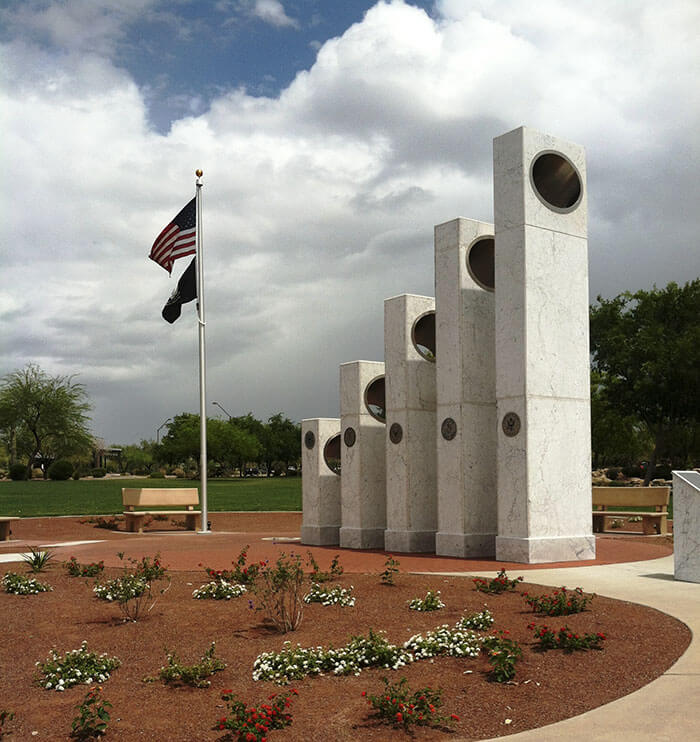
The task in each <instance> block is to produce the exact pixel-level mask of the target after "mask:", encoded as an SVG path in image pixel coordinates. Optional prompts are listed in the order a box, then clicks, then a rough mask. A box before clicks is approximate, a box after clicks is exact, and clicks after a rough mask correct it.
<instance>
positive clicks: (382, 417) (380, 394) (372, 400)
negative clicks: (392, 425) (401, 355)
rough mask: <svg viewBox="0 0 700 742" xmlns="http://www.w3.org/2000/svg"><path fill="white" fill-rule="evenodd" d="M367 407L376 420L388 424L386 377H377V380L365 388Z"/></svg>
mask: <svg viewBox="0 0 700 742" xmlns="http://www.w3.org/2000/svg"><path fill="white" fill-rule="evenodd" d="M365 407H366V408H367V411H368V412H369V414H370V415H372V417H373V418H374V419H375V420H379V422H381V423H386V384H385V380H384V376H377V378H376V379H373V380H372V381H370V382H369V384H367V387H366V388H365Z"/></svg>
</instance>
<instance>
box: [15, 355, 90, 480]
mask: <svg viewBox="0 0 700 742" xmlns="http://www.w3.org/2000/svg"><path fill="white" fill-rule="evenodd" d="M89 410H90V404H89V403H88V401H87V393H86V391H85V388H84V387H83V385H82V384H79V383H77V382H75V381H73V376H49V375H48V374H47V373H46V372H44V371H42V369H41V368H39V366H37V365H35V364H32V363H30V364H28V365H27V366H26V368H23V369H21V370H18V371H13V372H12V373H10V374H7V376H4V377H3V379H2V382H1V383H0V431H2V435H3V436H4V437H5V439H6V441H7V446H8V449H9V451H10V462H11V463H14V462H15V461H18V460H20V459H23V458H24V459H26V462H27V476H31V471H32V466H33V464H34V461H35V460H36V459H37V458H41V459H43V461H44V463H47V464H48V463H51V462H52V461H54V460H55V459H57V458H66V457H70V456H73V455H78V454H81V453H84V452H85V451H86V450H89V449H90V447H91V446H92V436H91V435H90V432H89V430H88V427H87V424H88V421H89V417H88V414H87V413H88V412H89Z"/></svg>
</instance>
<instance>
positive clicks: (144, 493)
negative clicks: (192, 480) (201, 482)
mask: <svg viewBox="0 0 700 742" xmlns="http://www.w3.org/2000/svg"><path fill="white" fill-rule="evenodd" d="M122 503H123V504H124V519H125V523H124V525H125V527H126V530H127V531H131V532H132V533H133V532H135V531H138V533H143V519H144V518H145V517H146V516H150V517H153V516H155V515H184V516H185V527H186V528H187V529H188V530H190V531H195V530H197V522H198V520H199V518H200V516H201V515H202V511H201V510H194V506H195V505H199V492H198V490H197V488H196V487H172V488H169V487H166V488H161V489H155V488H138V489H136V488H133V487H123V488H122ZM164 507H165V508H168V507H179V508H180V510H161V509H160V508H164ZM136 508H158V509H157V510H141V509H140V510H136Z"/></svg>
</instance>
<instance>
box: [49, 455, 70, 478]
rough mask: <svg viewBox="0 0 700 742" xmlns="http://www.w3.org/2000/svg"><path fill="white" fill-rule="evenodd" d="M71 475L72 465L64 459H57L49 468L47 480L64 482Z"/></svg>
mask: <svg viewBox="0 0 700 742" xmlns="http://www.w3.org/2000/svg"><path fill="white" fill-rule="evenodd" d="M71 474H73V464H71V462H70V461H66V459H58V461H54V462H53V464H51V466H50V467H49V479H53V480H55V481H57V482H65V481H66V480H67V479H70V477H71Z"/></svg>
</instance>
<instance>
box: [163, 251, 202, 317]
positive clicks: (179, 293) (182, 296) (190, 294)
mask: <svg viewBox="0 0 700 742" xmlns="http://www.w3.org/2000/svg"><path fill="white" fill-rule="evenodd" d="M196 261H197V259H196V258H192V262H191V263H190V264H189V265H188V266H187V268H185V272H184V273H183V274H182V275H181V276H180V280H179V281H178V282H177V288H176V289H175V291H173V293H172V294H170V298H169V299H168V302H167V304H166V305H165V306H164V307H163V319H164V320H166V321H167V322H170V324H172V323H173V322H175V320H176V319H177V318H178V317H179V316H180V312H181V311H182V305H183V304H187V302H188V301H192V300H193V299H196V298H197V276H196V275H195V271H196Z"/></svg>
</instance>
